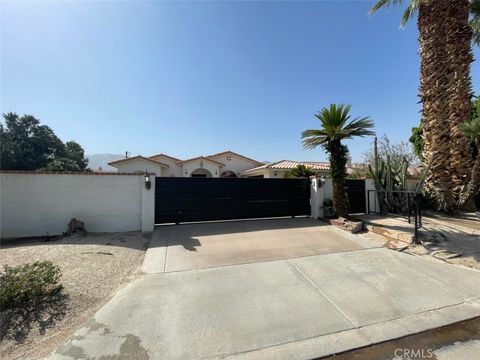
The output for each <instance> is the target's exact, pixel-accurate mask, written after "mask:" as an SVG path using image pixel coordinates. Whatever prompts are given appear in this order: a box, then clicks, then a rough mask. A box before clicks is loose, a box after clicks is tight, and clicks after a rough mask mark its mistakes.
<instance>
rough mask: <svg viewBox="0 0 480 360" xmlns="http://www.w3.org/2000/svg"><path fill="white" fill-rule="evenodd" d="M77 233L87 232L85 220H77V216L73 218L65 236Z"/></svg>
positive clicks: (84, 233)
mask: <svg viewBox="0 0 480 360" xmlns="http://www.w3.org/2000/svg"><path fill="white" fill-rule="evenodd" d="M75 233H80V234H82V235H86V234H87V230H85V223H84V222H83V221H80V220H77V219H75V218H73V219H71V220H70V222H69V223H68V226H67V231H66V232H65V234H64V235H65V236H70V235H72V234H75Z"/></svg>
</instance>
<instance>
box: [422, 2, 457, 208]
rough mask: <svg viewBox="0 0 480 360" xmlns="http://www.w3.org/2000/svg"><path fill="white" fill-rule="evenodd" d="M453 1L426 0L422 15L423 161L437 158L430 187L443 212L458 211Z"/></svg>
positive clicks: (429, 181) (423, 4) (434, 160)
mask: <svg viewBox="0 0 480 360" xmlns="http://www.w3.org/2000/svg"><path fill="white" fill-rule="evenodd" d="M448 2H449V0H424V1H421V2H420V6H419V12H418V30H419V43H420V58H421V64H420V98H421V102H422V103H423V114H422V116H423V121H424V123H423V129H424V130H423V141H424V148H423V159H424V161H425V163H429V162H430V159H431V158H432V157H433V160H432V163H431V167H430V171H429V174H428V176H427V178H426V182H425V184H426V186H427V187H428V188H429V189H430V190H431V191H433V193H434V194H435V195H436V198H437V201H438V205H439V209H440V210H442V211H446V212H450V211H452V210H453V209H454V208H455V205H454V203H455V202H454V198H453V186H452V181H451V166H450V154H449V149H450V141H451V139H450V124H449V120H448V109H449V108H448V100H449V99H448V92H447V90H448V88H449V85H450V83H449V76H448V71H449V67H448V53H447V46H446V41H445V37H446V33H447V31H446V30H447V29H446V24H445V17H446V14H447V10H448Z"/></svg>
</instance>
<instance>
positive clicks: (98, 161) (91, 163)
mask: <svg viewBox="0 0 480 360" xmlns="http://www.w3.org/2000/svg"><path fill="white" fill-rule="evenodd" d="M86 157H87V159H88V167H89V168H90V169H92V170H94V171H117V169H116V168H114V167H113V166H109V165H108V163H109V162H110V161H114V160H119V159H123V158H124V157H125V155H122V154H92V155H86Z"/></svg>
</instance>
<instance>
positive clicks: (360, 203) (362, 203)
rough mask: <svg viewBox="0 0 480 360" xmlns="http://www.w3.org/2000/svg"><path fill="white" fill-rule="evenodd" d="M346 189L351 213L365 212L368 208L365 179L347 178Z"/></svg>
mask: <svg viewBox="0 0 480 360" xmlns="http://www.w3.org/2000/svg"><path fill="white" fill-rule="evenodd" d="M345 189H346V191H347V195H348V203H349V205H350V213H352V214H355V213H364V212H365V211H366V210H365V208H366V205H367V203H366V200H365V180H357V179H347V180H345Z"/></svg>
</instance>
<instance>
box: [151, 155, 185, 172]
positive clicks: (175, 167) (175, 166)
mask: <svg viewBox="0 0 480 360" xmlns="http://www.w3.org/2000/svg"><path fill="white" fill-rule="evenodd" d="M152 159H153V160H156V161H160V162H161V163H164V164H166V165H168V166H169V167H168V168H163V169H162V175H161V176H162V177H172V176H174V177H180V176H182V165H178V164H177V162H176V161H175V160H173V159H170V158H169V157H166V156H161V155H160V156H155V157H153V158H152Z"/></svg>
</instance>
